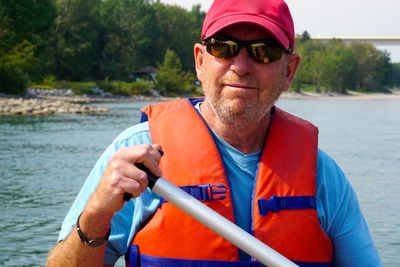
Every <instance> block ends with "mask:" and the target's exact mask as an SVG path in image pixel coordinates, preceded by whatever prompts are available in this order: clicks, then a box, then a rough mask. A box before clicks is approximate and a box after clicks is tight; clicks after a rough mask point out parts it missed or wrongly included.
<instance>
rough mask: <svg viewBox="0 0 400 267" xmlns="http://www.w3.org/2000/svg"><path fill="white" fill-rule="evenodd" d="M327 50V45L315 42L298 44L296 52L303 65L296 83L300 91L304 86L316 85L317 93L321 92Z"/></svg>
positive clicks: (309, 41)
mask: <svg viewBox="0 0 400 267" xmlns="http://www.w3.org/2000/svg"><path fill="white" fill-rule="evenodd" d="M325 49H326V45H325V44H323V43H322V42H319V41H315V40H308V41H300V42H299V43H298V46H297V48H296V52H297V53H299V54H300V56H301V64H300V68H299V71H298V73H297V77H296V80H295V83H294V86H295V88H297V90H298V91H299V90H300V88H301V86H302V84H314V85H315V86H316V91H317V92H319V91H320V90H321V86H322V79H323V60H324V56H325V54H326V53H325Z"/></svg>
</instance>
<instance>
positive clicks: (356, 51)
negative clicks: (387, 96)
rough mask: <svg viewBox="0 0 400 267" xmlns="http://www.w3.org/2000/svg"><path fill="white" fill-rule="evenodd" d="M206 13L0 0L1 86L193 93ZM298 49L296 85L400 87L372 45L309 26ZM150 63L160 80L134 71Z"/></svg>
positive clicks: (130, 1)
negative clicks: (327, 36) (321, 34)
mask: <svg viewBox="0 0 400 267" xmlns="http://www.w3.org/2000/svg"><path fill="white" fill-rule="evenodd" d="M204 15H205V14H204V12H202V11H201V9H200V5H195V6H193V8H192V10H186V9H184V8H181V7H178V6H171V5H165V4H162V3H160V2H159V1H155V0H41V1H36V0H0V93H1V92H3V93H12V94H17V93H24V92H25V89H26V88H27V87H28V86H29V85H31V84H36V85H37V84H40V85H48V86H49V87H60V86H66V87H72V86H77V87H79V86H81V89H83V90H82V91H83V92H86V91H85V90H84V89H85V86H86V87H87V86H91V87H93V86H95V87H100V88H102V89H105V90H106V91H111V92H116V93H121V94H128V95H129V94H147V93H154V90H153V89H156V91H157V92H158V93H160V94H162V95H181V94H185V95H189V94H193V93H195V92H196V89H197V87H196V86H195V85H194V84H195V80H196V79H195V75H194V62H193V44H194V43H195V42H198V41H199V38H200V33H201V25H202V20H203V18H204ZM296 50H297V52H299V53H300V54H301V55H302V65H301V68H300V70H299V73H298V76H297V78H296V80H295V82H294V85H293V87H294V88H295V90H307V89H309V88H310V87H311V88H313V89H316V90H329V91H339V92H344V91H345V90H347V89H353V90H374V91H379V90H386V89H387V88H389V87H391V86H400V65H399V64H392V63H391V62H390V57H389V54H388V53H386V52H383V51H380V50H377V49H376V48H375V47H374V46H372V45H368V44H353V45H346V44H344V43H342V42H341V41H339V40H333V41H331V42H328V43H322V42H318V41H315V40H311V39H310V37H309V35H308V33H307V32H305V33H303V35H301V36H298V38H297V48H296ZM146 66H154V67H156V68H157V69H158V73H157V79H156V80H155V81H150V82H147V81H139V82H136V83H133V82H132V73H133V72H135V71H137V70H140V69H142V68H143V67H146ZM71 81H72V82H73V83H71ZM78 89H79V88H78Z"/></svg>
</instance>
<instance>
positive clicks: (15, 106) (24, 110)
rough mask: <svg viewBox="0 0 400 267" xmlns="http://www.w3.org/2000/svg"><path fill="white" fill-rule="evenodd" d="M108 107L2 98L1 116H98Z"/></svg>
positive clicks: (0, 103)
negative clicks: (97, 114)
mask: <svg viewBox="0 0 400 267" xmlns="http://www.w3.org/2000/svg"><path fill="white" fill-rule="evenodd" d="M108 110H109V109H108V108H106V107H96V106H89V105H82V104H78V103H73V102H68V101H61V100H49V99H38V98H32V99H22V98H0V116H1V115H3V116H10V115H34V116H41V115H53V114H96V113H103V112H107V111H108Z"/></svg>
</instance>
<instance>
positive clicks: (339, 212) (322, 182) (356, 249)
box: [59, 122, 382, 267]
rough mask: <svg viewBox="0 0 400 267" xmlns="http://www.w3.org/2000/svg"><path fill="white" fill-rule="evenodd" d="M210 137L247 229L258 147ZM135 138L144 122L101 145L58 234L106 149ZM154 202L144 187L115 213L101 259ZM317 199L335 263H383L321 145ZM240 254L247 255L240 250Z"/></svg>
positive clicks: (238, 218) (143, 131)
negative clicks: (249, 150)
mask: <svg viewBox="0 0 400 267" xmlns="http://www.w3.org/2000/svg"><path fill="white" fill-rule="evenodd" d="M214 139H215V141H216V144H217V147H218V149H219V151H220V153H221V155H222V158H223V161H224V166H225V168H226V173H227V176H228V178H229V183H230V186H231V191H232V196H233V206H234V212H235V222H236V224H237V225H239V226H240V227H242V228H243V229H245V230H247V231H250V214H251V196H252V190H253V184H254V177H255V173H256V171H257V167H258V161H259V156H260V152H258V153H254V154H250V155H245V154H243V153H241V152H240V151H238V150H237V149H235V148H234V147H232V146H231V145H229V144H228V143H226V142H225V141H224V140H222V139H221V138H220V137H218V136H216V135H215V134H214ZM137 144H151V137H150V132H149V126H148V123H147V122H146V123H141V124H138V125H135V126H132V127H130V128H128V129H126V130H125V131H123V132H122V133H121V134H120V135H119V136H118V137H117V138H116V139H115V140H114V141H113V143H112V144H111V145H110V146H109V147H108V148H107V149H106V150H105V152H104V153H103V155H102V156H101V157H100V159H99V160H98V161H97V163H96V164H95V166H94V168H93V169H92V171H91V172H90V174H89V176H88V178H87V180H86V182H85V183H84V185H83V187H82V189H81V191H80V192H79V194H78V196H77V198H76V199H75V201H74V203H73V205H72V207H71V209H70V210H69V212H68V213H67V216H66V217H65V219H64V222H63V224H62V228H61V231H60V235H59V240H64V239H65V238H66V237H67V236H68V234H69V233H70V232H71V231H72V230H73V229H74V227H75V224H76V220H77V217H78V215H79V214H80V213H81V211H82V210H83V208H84V206H85V205H86V203H87V200H88V199H89V197H90V195H91V194H92V193H93V192H94V190H95V188H96V186H97V184H98V183H99V181H100V179H101V177H102V175H103V172H104V170H105V168H106V166H107V163H108V161H109V159H110V157H111V155H112V154H113V153H114V152H115V151H117V150H119V149H120V148H123V147H129V146H133V145H137ZM158 203H159V197H158V196H157V195H156V194H154V193H153V192H151V191H150V190H149V189H148V190H146V191H145V192H144V193H143V194H142V195H141V196H140V197H137V198H136V199H132V200H131V201H128V202H127V203H126V204H125V206H124V207H123V208H122V209H121V210H120V211H119V212H117V213H116V214H115V215H114V217H113V219H112V222H111V235H110V237H109V241H108V243H107V250H106V256H105V264H114V263H115V262H116V261H117V260H118V258H119V257H121V256H122V255H124V254H125V253H126V252H127V250H128V248H129V245H130V243H131V240H132V238H133V236H134V235H135V234H136V233H137V231H138V229H139V226H140V225H141V223H142V222H144V221H145V220H146V219H147V218H149V217H150V216H151V215H152V214H153V213H154V212H155V211H156V209H157V208H158ZM316 204H317V213H318V218H319V221H320V224H321V227H322V229H323V230H324V231H325V233H327V235H328V236H329V237H330V238H331V240H332V242H333V246H334V266H339V267H347V266H363V267H368V266H371V267H379V266H382V264H381V262H380V259H379V255H378V252H377V249H376V247H375V245H374V243H373V240H372V238H371V235H370V233H369V230H368V226H367V224H366V221H365V219H364V217H363V215H362V213H361V210H360V207H359V204H358V200H357V197H356V195H355V192H354V190H353V188H352V187H351V185H350V183H349V181H348V180H347V178H346V177H345V175H344V174H343V172H342V171H341V169H340V168H339V167H338V165H337V164H336V163H335V162H334V160H333V159H332V158H331V157H329V156H328V155H327V154H326V153H324V152H323V151H321V150H318V159H317V195H316ZM240 256H241V257H242V258H243V257H246V255H245V254H244V253H242V252H241V254H240Z"/></svg>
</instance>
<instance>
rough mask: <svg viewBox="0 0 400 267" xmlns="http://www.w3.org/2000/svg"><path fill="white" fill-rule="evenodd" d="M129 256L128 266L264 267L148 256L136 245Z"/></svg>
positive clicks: (316, 266) (306, 266) (317, 266)
mask: <svg viewBox="0 0 400 267" xmlns="http://www.w3.org/2000/svg"><path fill="white" fill-rule="evenodd" d="M204 245H205V246H206V245H207V244H204ZM129 256H130V259H129V263H130V267H150V266H151V267H266V266H265V265H263V264H262V263H260V262H258V261H218V260H188V259H176V258H161V257H155V256H148V255H143V254H140V252H139V247H138V246H137V245H131V246H130V248H129ZM293 262H294V263H296V264H297V265H299V266H300V267H332V263H328V262H297V261H293Z"/></svg>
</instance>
